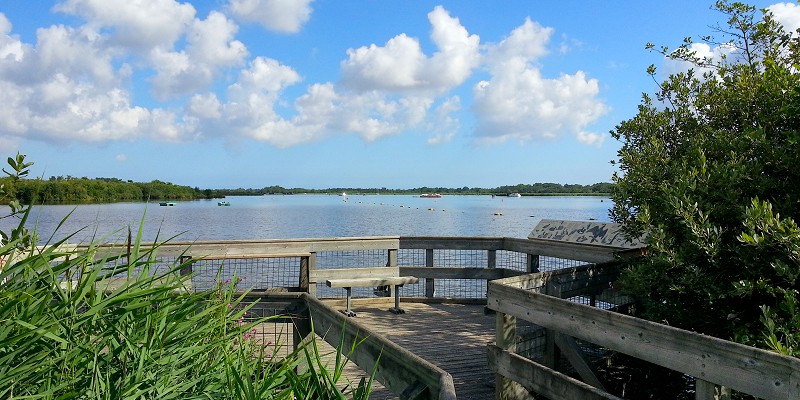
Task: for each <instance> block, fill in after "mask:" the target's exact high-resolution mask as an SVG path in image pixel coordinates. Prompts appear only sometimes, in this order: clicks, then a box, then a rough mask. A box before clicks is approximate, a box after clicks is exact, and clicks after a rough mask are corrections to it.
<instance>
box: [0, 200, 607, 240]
mask: <svg viewBox="0 0 800 400" xmlns="http://www.w3.org/2000/svg"><path fill="white" fill-rule="evenodd" d="M225 200H226V201H228V202H230V204H231V205H230V206H229V207H225V206H218V205H217V201H218V200H213V201H212V200H208V201H207V200H201V201H187V202H176V204H175V206H174V207H163V206H159V204H158V203H150V204H145V203H113V204H88V205H77V206H76V205H48V206H36V207H34V208H33V211H32V212H31V217H30V218H31V221H30V223H29V226H30V227H31V228H33V227H34V225H35V227H36V230H37V232H38V233H39V235H40V237H41V238H42V241H43V242H44V241H47V239H48V238H49V237H50V236H51V235H54V237H55V238H62V237H65V236H67V235H68V234H71V233H74V232H77V231H79V230H80V232H79V233H78V234H77V235H76V236H74V237H73V238H70V240H69V242H71V243H86V242H89V241H92V240H94V241H96V242H113V241H123V240H124V238H125V237H126V236H127V231H128V227H130V228H131V229H132V231H133V234H134V235H136V231H137V230H138V229H139V226H140V222H143V223H144V225H143V239H144V240H145V241H154V240H166V239H169V238H172V237H173V236H176V235H177V236H178V237H177V238H176V239H175V240H180V241H193V240H228V239H284V238H322V237H357V236H395V235H397V236H505V237H518V238H524V237H527V235H528V233H530V231H531V230H532V229H533V227H534V226H535V225H536V223H538V222H539V220H541V219H543V218H545V219H566V220H591V219H594V220H598V221H609V217H608V209H609V207H611V205H612V202H611V201H610V200H609V199H608V198H605V197H577V196H575V197H573V196H564V197H560V196H558V197H556V196H554V197H521V198H511V197H494V198H492V197H491V196H444V197H442V198H439V199H427V198H420V197H417V196H411V195H398V196H388V195H348V196H346V197H342V196H331V195H292V196H252V197H228V198H226V199H225ZM7 210H8V209H7V208H5V209H0V215H4V214H6V213H7ZM70 213H71V214H70ZM496 214H502V215H496ZM68 215H69V216H68ZM65 218H66V220H65V222H64V224H63V226H62V227H60V228H58V229H56V228H57V226H58V224H59V223H60V222H61V221H62V219H65ZM14 223H15V222H14V221H12V219H10V218H5V219H2V220H0V230H4V231H7V230H8V229H9V228H11V227H12V226H14Z"/></svg>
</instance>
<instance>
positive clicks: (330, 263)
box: [317, 250, 389, 269]
mask: <svg viewBox="0 0 800 400" xmlns="http://www.w3.org/2000/svg"><path fill="white" fill-rule="evenodd" d="M388 261H389V251H388V250H353V251H321V252H318V253H317V269H333V268H368V267H385V266H386V265H387V262H388Z"/></svg>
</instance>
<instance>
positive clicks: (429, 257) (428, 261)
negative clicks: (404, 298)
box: [425, 249, 436, 297]
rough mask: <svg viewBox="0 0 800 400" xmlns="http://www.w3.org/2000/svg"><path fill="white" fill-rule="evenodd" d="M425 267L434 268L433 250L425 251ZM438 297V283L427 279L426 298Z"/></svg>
mask: <svg viewBox="0 0 800 400" xmlns="http://www.w3.org/2000/svg"><path fill="white" fill-rule="evenodd" d="M425 266H426V267H433V249H425ZM435 296H436V282H435V281H434V280H433V278H425V297H435Z"/></svg>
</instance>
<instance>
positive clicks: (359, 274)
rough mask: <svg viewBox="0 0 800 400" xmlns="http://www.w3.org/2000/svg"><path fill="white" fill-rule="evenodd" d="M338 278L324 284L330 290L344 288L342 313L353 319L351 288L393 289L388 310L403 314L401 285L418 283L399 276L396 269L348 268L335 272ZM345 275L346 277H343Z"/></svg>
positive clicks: (410, 278)
mask: <svg viewBox="0 0 800 400" xmlns="http://www.w3.org/2000/svg"><path fill="white" fill-rule="evenodd" d="M337 271H338V272H339V273H338V274H337V275H339V277H337V278H334V279H326V280H325V284H326V285H328V287H332V288H339V287H340V288H344V289H345V291H346V293H347V299H346V300H345V310H343V311H342V313H344V315H347V316H348V317H355V316H356V313H355V312H353V310H352V288H354V287H370V286H376V287H377V286H391V287H393V288H394V307H393V308H390V309H389V311H391V312H392V313H393V314H403V313H405V311H404V310H403V309H402V308H400V291H399V290H398V289H399V288H400V287H402V286H403V285H405V284H407V283H409V284H411V283H417V282H419V278H416V277H413V276H399V275H400V272H399V269H398V268H397V267H378V268H349V269H340V270H337ZM345 274H346V275H345Z"/></svg>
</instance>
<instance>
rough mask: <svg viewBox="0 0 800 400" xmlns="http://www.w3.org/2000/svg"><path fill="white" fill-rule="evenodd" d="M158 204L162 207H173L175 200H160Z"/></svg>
mask: <svg viewBox="0 0 800 400" xmlns="http://www.w3.org/2000/svg"><path fill="white" fill-rule="evenodd" d="M158 205H160V206H162V207H174V206H175V202H174V201H162V202H161V203H158Z"/></svg>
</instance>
